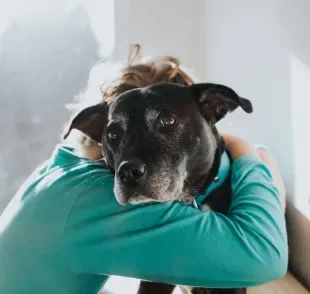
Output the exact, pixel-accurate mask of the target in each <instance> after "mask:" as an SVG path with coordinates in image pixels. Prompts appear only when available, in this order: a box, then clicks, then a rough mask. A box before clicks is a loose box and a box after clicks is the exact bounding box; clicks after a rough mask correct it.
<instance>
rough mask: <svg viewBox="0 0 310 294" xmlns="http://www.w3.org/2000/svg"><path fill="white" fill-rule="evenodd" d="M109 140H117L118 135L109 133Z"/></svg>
mask: <svg viewBox="0 0 310 294" xmlns="http://www.w3.org/2000/svg"><path fill="white" fill-rule="evenodd" d="M108 138H109V139H110V140H115V139H116V138H117V135H116V133H115V132H112V131H109V132H108Z"/></svg>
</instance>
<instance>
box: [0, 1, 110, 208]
mask: <svg viewBox="0 0 310 294" xmlns="http://www.w3.org/2000/svg"><path fill="white" fill-rule="evenodd" d="M0 6H1V10H0V100H1V108H0V124H1V129H2V133H1V136H2V138H1V145H0V168H1V171H0V195H1V197H0V213H1V212H2V210H3V209H4V207H5V206H6V204H7V203H8V201H9V200H10V198H11V197H12V196H13V195H14V193H15V192H16V190H17V189H18V188H19V186H20V184H21V183H22V182H23V181H24V180H25V178H26V177H27V176H28V175H29V174H30V172H31V171H32V170H33V169H34V168H35V167H36V166H37V165H38V164H40V163H41V162H42V161H43V160H45V159H46V158H48V157H49V156H50V154H51V152H52V150H53V148H54V146H55V144H56V143H57V142H58V141H59V138H60V134H61V131H62V125H63V124H64V123H65V122H66V120H67V119H68V113H67V111H66V109H65V105H66V104H67V103H69V102H71V101H72V99H73V97H74V96H75V95H77V94H78V93H79V92H80V91H81V90H83V88H84V87H85V86H86V82H87V80H88V76H89V72H90V70H91V68H92V66H93V65H94V64H95V63H96V62H98V60H102V59H104V58H106V57H107V56H109V54H110V53H111V52H112V50H113V48H114V1H113V0H105V1H100V0H93V1H79V0H76V1H74V0H29V1H23V0H10V1H8V0H0Z"/></svg>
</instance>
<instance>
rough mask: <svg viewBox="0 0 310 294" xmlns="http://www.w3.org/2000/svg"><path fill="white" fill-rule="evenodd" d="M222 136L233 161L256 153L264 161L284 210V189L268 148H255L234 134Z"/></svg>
mask: <svg viewBox="0 0 310 294" xmlns="http://www.w3.org/2000/svg"><path fill="white" fill-rule="evenodd" d="M222 137H223V139H224V141H225V146H226V149H227V151H228V152H229V153H230V155H231V158H232V160H233V161H235V160H236V159H238V158H239V157H241V156H246V155H256V156H258V157H259V158H260V159H261V160H262V161H263V162H264V163H265V165H266V166H267V167H268V168H269V170H270V172H271V176H272V179H273V182H274V184H275V186H276V187H277V188H278V190H279V196H280V201H281V204H282V208H283V210H284V211H285V207H286V189H285V186H284V182H283V179H282V177H281V174H280V171H279V169H278V166H277V164H276V162H275V160H274V159H273V158H272V157H271V156H270V154H269V152H268V150H267V149H265V148H263V147H257V148H255V147H254V146H253V145H252V144H250V143H248V142H246V141H244V140H242V139H240V138H237V137H234V136H230V135H223V136H222Z"/></svg>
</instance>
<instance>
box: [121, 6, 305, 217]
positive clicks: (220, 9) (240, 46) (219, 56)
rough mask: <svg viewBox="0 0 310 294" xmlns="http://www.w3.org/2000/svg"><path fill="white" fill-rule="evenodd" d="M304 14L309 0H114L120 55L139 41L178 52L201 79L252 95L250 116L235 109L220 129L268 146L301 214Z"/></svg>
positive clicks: (153, 49)
mask: <svg viewBox="0 0 310 294" xmlns="http://www.w3.org/2000/svg"><path fill="white" fill-rule="evenodd" d="M309 15H310V2H309V1H308V0H297V1H295V0H269V1H258V0H257V1H248V0H234V1H230V0H194V1H188V0H169V1H165V0H157V1H144V0H120V1H116V46H117V50H116V52H117V54H116V55H117V57H122V58H123V57H126V54H127V48H128V45H129V44H130V43H135V42H137V43H140V44H142V45H143V48H144V51H145V52H146V53H148V54H155V55H159V54H172V55H175V56H177V57H179V58H180V59H181V60H182V62H184V63H185V64H186V65H187V66H190V67H192V68H194V69H195V72H196V73H197V74H198V76H199V77H200V78H201V79H202V80H206V81H217V82H220V83H224V84H227V85H229V86H231V87H233V88H234V89H235V90H236V91H237V92H238V93H239V94H240V95H242V96H245V97H247V98H249V99H251V101H252V102H253V104H254V113H253V114H252V115H247V114H244V113H242V112H241V111H237V112H236V113H235V114H232V115H231V116H230V117H227V118H226V119H225V121H223V122H222V123H220V128H221V130H223V131H227V132H232V133H234V134H238V135H241V136H243V137H245V138H247V139H248V140H250V141H252V142H259V143H264V144H266V145H267V146H268V147H269V148H270V149H271V152H272V153H273V155H274V156H275V157H276V159H277V161H278V163H279V165H280V168H281V171H282V174H283V176H284V179H285V182H286V185H287V189H288V194H289V197H291V198H292V199H293V200H294V201H295V203H296V205H297V206H298V208H299V209H301V210H302V211H303V212H304V213H305V214H306V213H307V211H308V210H309V213H310V206H309V198H308V197H309V196H308V195H307V190H306V188H307V187H306V185H307V177H308V176H307V175H306V174H307V167H308V166H309V165H310V157H309V155H307V152H306V151H307V150H306V149H307V146H308V145H309V144H308V143H310V142H309V137H310V135H308V134H307V130H306V125H309V117H308V113H307V110H308V107H307V106H309V102H308V99H309V98H310V97H309V91H310V90H309V85H310V81H309V79H310V77H309V76H310V73H309V71H310V70H309V68H310V18H309ZM309 217H310V216H309Z"/></svg>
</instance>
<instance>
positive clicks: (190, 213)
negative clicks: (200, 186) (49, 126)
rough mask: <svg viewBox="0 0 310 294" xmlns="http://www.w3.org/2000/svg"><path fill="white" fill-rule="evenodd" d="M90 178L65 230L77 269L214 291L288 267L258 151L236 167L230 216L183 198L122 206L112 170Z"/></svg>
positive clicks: (278, 214)
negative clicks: (186, 202) (201, 208)
mask: <svg viewBox="0 0 310 294" xmlns="http://www.w3.org/2000/svg"><path fill="white" fill-rule="evenodd" d="M90 178H91V179H90V180H89V183H88V184H87V188H86V189H85V190H84V192H83V193H81V195H80V196H79V197H78V199H77V201H76V203H75V205H74V207H73V209H72V211H71V214H70V216H69V218H68V221H67V224H66V229H65V235H66V238H67V243H68V246H69V249H68V252H69V258H70V263H71V267H72V269H73V270H74V271H76V272H83V273H95V274H103V275H118V276H127V277H134V278H139V279H144V280H151V281H157V282H165V283H170V284H182V285H191V286H200V287H212V288H213V287H214V288H216V287H222V288H231V287H232V288H234V287H249V286H254V285H257V284H261V283H265V282H268V281H271V280H274V279H278V278H280V277H282V276H283V275H284V274H285V272H286V269H287V262H288V247H287V235H286V228H285V219H284V215H283V211H282V208H281V204H280V201H279V195H278V191H277V189H276V187H275V186H274V185H273V182H272V178H271V174H270V172H269V170H268V168H267V167H266V166H265V165H264V164H263V163H262V161H261V160H260V159H258V158H257V157H255V156H245V157H241V158H239V159H238V160H236V161H235V162H234V163H233V165H232V194H233V195H232V197H233V199H232V204H231V207H230V210H229V213H228V216H224V215H222V214H219V213H215V212H212V211H209V212H201V211H198V210H196V209H194V208H192V207H190V206H187V205H184V204H182V203H171V204H150V205H134V206H133V205H127V206H120V205H118V203H117V202H116V200H115V197H114V194H113V176H112V175H110V174H108V172H106V173H105V174H102V171H101V172H100V173H99V172H94V174H93V175H92V176H91V177H90Z"/></svg>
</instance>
